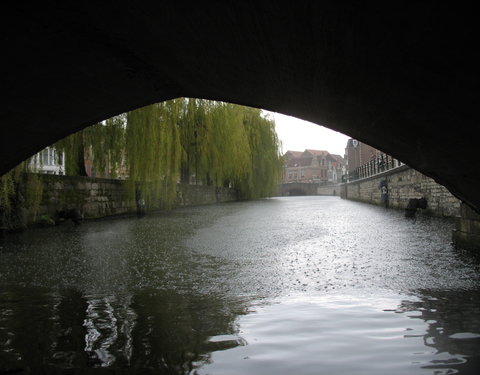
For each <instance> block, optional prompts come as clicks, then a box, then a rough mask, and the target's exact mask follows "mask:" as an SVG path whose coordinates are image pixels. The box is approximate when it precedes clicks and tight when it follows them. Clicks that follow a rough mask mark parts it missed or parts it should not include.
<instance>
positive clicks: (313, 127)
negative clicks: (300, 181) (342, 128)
mask: <svg viewBox="0 0 480 375" xmlns="http://www.w3.org/2000/svg"><path fill="white" fill-rule="evenodd" d="M266 112H267V111H266ZM267 113H268V114H269V116H270V118H273V119H274V120H275V126H276V131H277V134H278V138H279V139H280V141H281V142H282V151H283V153H285V152H287V151H289V150H291V151H305V150H306V149H313V150H325V151H328V152H329V153H331V154H337V155H341V156H343V155H344V154H345V146H346V145H347V140H348V139H349V138H350V137H348V136H346V135H345V134H342V133H339V132H336V131H334V130H330V129H328V128H326V127H324V126H320V125H317V124H314V123H312V122H308V121H304V120H300V119H298V118H295V117H291V116H286V115H283V114H280V113H276V112H267Z"/></svg>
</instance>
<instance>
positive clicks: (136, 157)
mask: <svg viewBox="0 0 480 375" xmlns="http://www.w3.org/2000/svg"><path fill="white" fill-rule="evenodd" d="M274 125H275V124H274V122H273V121H272V120H270V119H268V118H265V117H263V116H262V113H261V110H259V109H255V108H248V107H243V106H238V105H233V104H228V103H222V102H213V101H207V100H201V99H185V98H179V99H175V100H170V101H166V102H163V103H157V104H153V105H149V106H146V107H143V108H139V109H137V110H134V111H131V112H128V113H125V114H122V115H119V116H115V117H113V118H110V119H107V120H105V121H103V122H101V123H99V124H96V125H94V126H92V127H90V128H87V129H85V130H83V131H81V132H79V133H76V134H73V135H71V136H69V137H67V138H66V139H64V140H62V141H60V142H58V143H57V144H55V147H56V148H57V149H58V150H59V151H61V152H64V153H65V155H66V160H67V163H66V171H67V173H68V174H79V173H80V174H82V173H83V171H84V166H83V160H82V159H83V158H84V155H89V157H90V158H91V159H92V160H93V166H94V167H95V169H96V170H97V171H99V172H100V173H103V174H104V175H105V174H108V175H110V176H111V177H115V174H116V173H118V171H122V170H123V171H124V172H125V174H126V175H128V180H127V185H128V191H129V193H130V194H132V195H135V196H136V197H137V198H138V196H139V195H141V196H142V198H144V199H145V201H146V204H147V207H150V208H152V207H158V208H161V207H169V206H170V205H172V203H173V202H174V200H175V197H176V185H177V183H178V182H179V181H180V180H181V181H183V182H190V183H192V182H193V183H199V184H208V185H214V186H217V187H221V186H233V187H234V188H236V189H237V190H238V193H239V196H240V197H241V198H245V199H250V198H258V197H266V196H269V195H271V194H272V193H273V192H274V190H275V188H276V184H277V182H278V181H279V178H280V174H281V171H282V166H283V161H282V158H281V156H280V153H279V141H278V138H277V135H276V133H275V126H274ZM78 164H80V165H78Z"/></svg>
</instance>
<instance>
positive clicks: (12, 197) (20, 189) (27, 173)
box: [0, 159, 43, 221]
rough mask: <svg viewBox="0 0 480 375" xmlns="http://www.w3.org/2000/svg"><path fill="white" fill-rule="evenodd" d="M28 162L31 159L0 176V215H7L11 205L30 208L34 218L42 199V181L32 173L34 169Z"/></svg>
mask: <svg viewBox="0 0 480 375" xmlns="http://www.w3.org/2000/svg"><path fill="white" fill-rule="evenodd" d="M30 164H31V159H27V160H26V161H24V162H22V163H20V164H19V165H18V166H16V167H15V168H13V169H12V170H10V171H9V172H8V173H6V174H4V175H3V176H0V216H3V215H6V216H8V215H9V214H10V211H11V210H12V208H13V207H12V205H13V206H16V208H19V207H25V208H28V209H30V214H31V215H32V218H33V220H35V218H36V215H37V213H38V209H39V208H40V202H41V200H42V195H43V183H42V181H41V179H40V176H39V175H38V174H37V173H32V172H35V171H32V170H31V167H29V165H30ZM0 219H3V220H4V219H5V217H1V218H0ZM0 221H1V220H0Z"/></svg>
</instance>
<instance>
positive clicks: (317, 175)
mask: <svg viewBox="0 0 480 375" xmlns="http://www.w3.org/2000/svg"><path fill="white" fill-rule="evenodd" d="M284 158H285V170H284V177H283V183H294V182H301V183H319V184H321V185H330V184H338V183H340V182H345V181H346V180H349V179H356V178H361V177H365V174H366V173H374V172H379V171H382V170H385V169H389V168H391V167H395V166H398V165H400V164H401V163H400V162H399V161H398V160H394V159H393V158H391V157H390V156H388V155H386V154H385V153H383V152H382V151H380V150H377V149H376V148H374V147H372V146H369V145H367V144H365V143H362V142H359V141H357V140H356V139H349V140H348V141H347V145H346V147H345V155H344V156H343V157H342V156H340V155H336V154H331V153H329V152H328V151H323V150H311V149H307V150H305V151H303V152H302V151H287V152H286V153H285V155H284Z"/></svg>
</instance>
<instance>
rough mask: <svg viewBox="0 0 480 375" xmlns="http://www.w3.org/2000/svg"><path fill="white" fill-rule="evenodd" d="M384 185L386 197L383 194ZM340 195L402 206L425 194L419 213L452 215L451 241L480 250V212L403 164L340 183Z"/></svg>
mask: <svg viewBox="0 0 480 375" xmlns="http://www.w3.org/2000/svg"><path fill="white" fill-rule="evenodd" d="M382 186H385V187H386V192H387V199H386V200H385V199H384V196H383V197H382ZM341 197H342V198H344V199H352V200H356V201H361V202H367V203H373V204H377V205H385V201H387V203H388V207H392V208H398V209H405V208H406V207H407V205H408V202H409V200H410V199H412V198H425V199H426V200H427V208H426V209H419V210H417V211H418V212H420V213H424V214H428V215H433V216H443V217H453V218H455V229H454V231H453V233H452V241H453V243H454V244H455V246H456V247H458V248H462V249H469V250H474V251H480V215H479V214H478V213H477V212H475V211H473V210H472V209H471V208H470V207H468V206H467V205H466V204H464V203H462V202H461V201H460V200H459V199H457V198H455V197H454V196H453V195H452V194H451V193H450V192H449V191H448V190H447V189H446V188H445V187H443V186H442V185H439V184H437V183H436V182H435V181H434V180H433V179H431V178H429V177H427V176H425V175H423V174H421V173H420V172H418V171H416V170H415V169H412V168H410V167H408V166H406V165H402V166H399V167H396V168H393V169H390V170H388V171H385V172H382V173H378V174H375V175H373V176H369V177H365V178H363V179H359V180H355V181H350V182H347V183H344V184H342V186H341Z"/></svg>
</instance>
